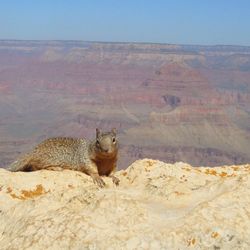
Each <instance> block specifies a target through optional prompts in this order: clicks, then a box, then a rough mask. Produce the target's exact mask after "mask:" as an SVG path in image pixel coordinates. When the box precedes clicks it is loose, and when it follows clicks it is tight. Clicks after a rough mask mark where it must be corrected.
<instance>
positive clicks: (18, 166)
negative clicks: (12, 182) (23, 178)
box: [7, 155, 29, 172]
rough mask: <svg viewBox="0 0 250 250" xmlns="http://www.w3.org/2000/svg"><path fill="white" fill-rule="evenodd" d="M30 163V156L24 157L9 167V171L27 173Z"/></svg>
mask: <svg viewBox="0 0 250 250" xmlns="http://www.w3.org/2000/svg"><path fill="white" fill-rule="evenodd" d="M28 162H29V157H28V155H24V156H23V157H21V158H19V159H18V160H16V161H14V162H13V163H12V164H10V165H9V166H8V167H7V170H9V171H11V172H18V171H25V170H26V168H27V166H28Z"/></svg>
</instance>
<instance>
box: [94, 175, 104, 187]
mask: <svg viewBox="0 0 250 250" xmlns="http://www.w3.org/2000/svg"><path fill="white" fill-rule="evenodd" d="M92 178H93V181H94V183H95V184H97V185H98V186H99V187H100V188H104V187H105V185H106V184H105V182H104V181H103V179H102V178H101V177H100V176H99V175H95V176H92Z"/></svg>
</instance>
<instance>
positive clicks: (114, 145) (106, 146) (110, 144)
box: [95, 128, 118, 156]
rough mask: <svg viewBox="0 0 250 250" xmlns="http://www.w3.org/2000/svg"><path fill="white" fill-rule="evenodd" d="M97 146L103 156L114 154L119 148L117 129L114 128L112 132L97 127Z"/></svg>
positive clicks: (97, 150)
mask: <svg viewBox="0 0 250 250" xmlns="http://www.w3.org/2000/svg"><path fill="white" fill-rule="evenodd" d="M95 148H96V152H98V153H99V154H102V155H103V156H109V155H110V156H112V155H114V153H116V152H117V149H118V142H117V138H116V129H115V128H113V129H112V130H111V131H110V132H101V131H100V129H98V128H97V129H96V140H95Z"/></svg>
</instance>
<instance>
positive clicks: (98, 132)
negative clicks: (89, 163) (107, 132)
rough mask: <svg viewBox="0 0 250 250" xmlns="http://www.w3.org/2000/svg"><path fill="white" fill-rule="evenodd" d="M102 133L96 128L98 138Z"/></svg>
mask: <svg viewBox="0 0 250 250" xmlns="http://www.w3.org/2000/svg"><path fill="white" fill-rule="evenodd" d="M100 134H101V131H100V129H99V128H96V138H97V137H99V135H100Z"/></svg>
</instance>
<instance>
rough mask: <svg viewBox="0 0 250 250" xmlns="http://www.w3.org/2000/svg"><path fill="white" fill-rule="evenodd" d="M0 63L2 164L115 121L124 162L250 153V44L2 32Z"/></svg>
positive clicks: (225, 160)
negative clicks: (27, 36) (34, 37)
mask: <svg viewBox="0 0 250 250" xmlns="http://www.w3.org/2000/svg"><path fill="white" fill-rule="evenodd" d="M0 72H1V74H0V162H1V163H2V164H3V165H4V166H6V165H8V164H9V163H11V162H12V161H14V160H15V159H16V158H17V157H18V155H19V154H20V153H21V152H23V153H25V152H27V151H29V149H30V148H31V147H32V146H34V145H35V144H37V143H39V142H41V140H43V139H45V138H48V137H54V136H74V137H87V138H89V139H91V138H93V136H94V134H95V128H96V127H100V128H103V129H108V130H109V129H110V128H112V127H116V128H117V130H118V133H119V136H120V142H121V157H120V162H119V167H120V168H124V167H126V166H127V165H129V164H130V163H132V162H133V161H134V160H135V159H138V157H139V158H142V157H150V158H155V159H160V160H164V161H167V162H172V163H173V162H175V161H185V162H188V163H190V164H192V165H196V166H199V165H207V166H216V165H224V164H227V165H228V164H243V163H245V162H249V161H250V47H241V46H185V45H181V46H178V45H168V44H135V43H94V42H77V41H76V42H74V41H69V42H67V41H48V42H46V41H40V42H39V41H1V40H0ZM20 145H22V147H20ZM175 152H178V154H176V153H175Z"/></svg>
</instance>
